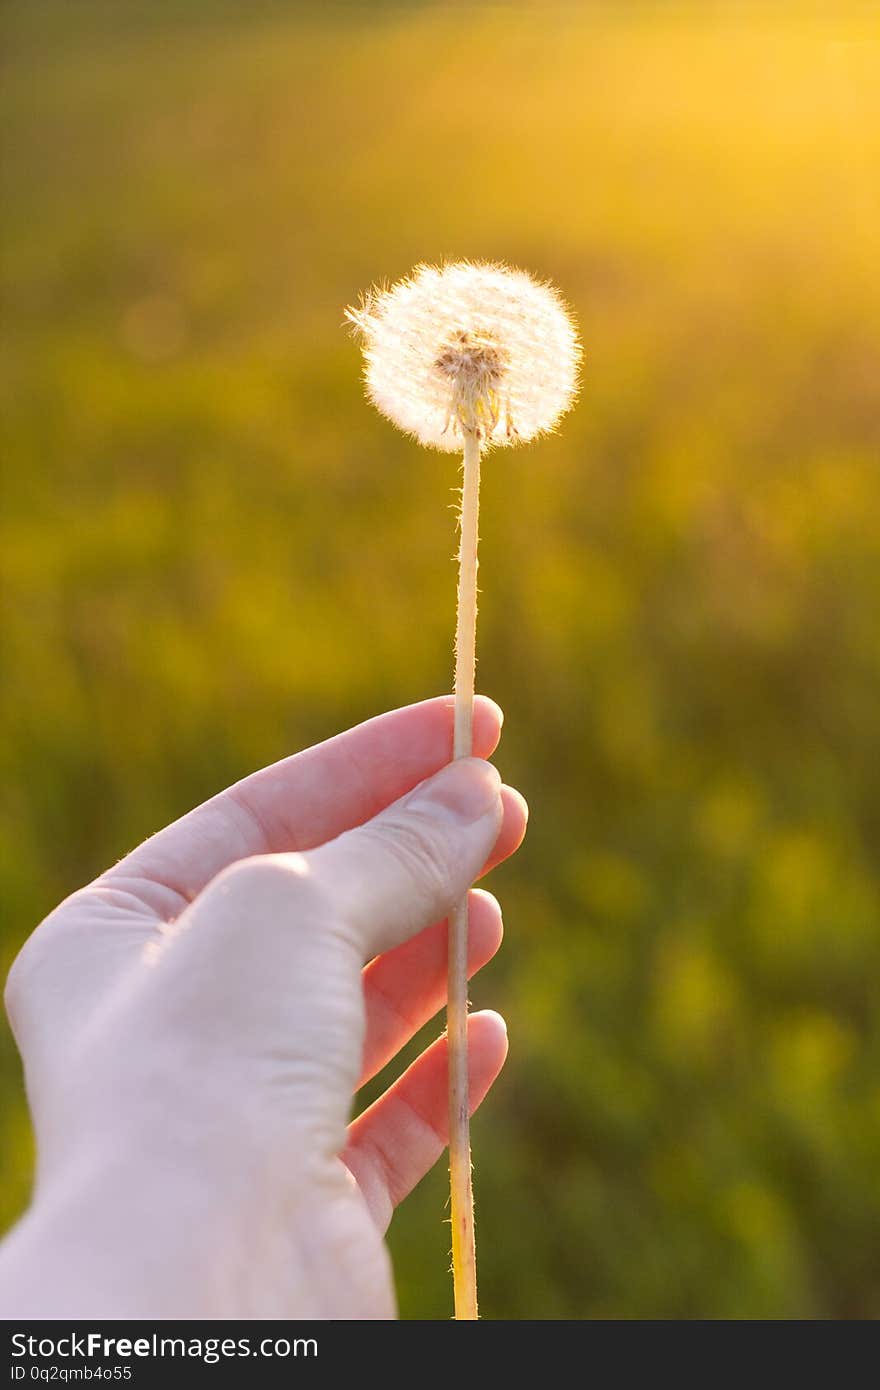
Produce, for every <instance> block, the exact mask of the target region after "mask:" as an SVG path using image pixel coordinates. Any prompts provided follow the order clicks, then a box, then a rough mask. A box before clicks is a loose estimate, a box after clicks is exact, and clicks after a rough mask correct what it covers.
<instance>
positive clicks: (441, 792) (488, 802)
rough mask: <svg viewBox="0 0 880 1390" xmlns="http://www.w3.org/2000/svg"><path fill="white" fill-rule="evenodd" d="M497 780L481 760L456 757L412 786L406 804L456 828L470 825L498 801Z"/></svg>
mask: <svg viewBox="0 0 880 1390" xmlns="http://www.w3.org/2000/svg"><path fill="white" fill-rule="evenodd" d="M500 789H501V778H500V777H499V775H498V773H497V772H496V770H495V768H494V767H493V766H492V764H491V763H486V762H483V760H482V758H457V759H456V761H455V762H453V763H450V764H449V765H448V767H444V768H443V769H442V771H441V772H437V773H435V775H434V776H433V777H431V778H429V779H428V781H427V782H422V784H421V785H420V786H418V787H416V789H415V791H414V792H412V793H411V795H410V799H409V804H410V806H411V807H412V808H413V809H414V810H425V811H427V812H429V813H430V814H431V815H432V816H442V817H444V818H446V819H448V820H451V821H453V822H454V823H455V824H456V825H472V824H473V822H474V821H478V820H480V819H481V817H483V816H485V815H487V814H488V812H489V811H491V810H492V808H493V806H494V805H495V803H496V802H497V800H498V793H499V791H500Z"/></svg>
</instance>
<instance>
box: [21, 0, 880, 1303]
mask: <svg viewBox="0 0 880 1390" xmlns="http://www.w3.org/2000/svg"><path fill="white" fill-rule="evenodd" d="M872 10H873V7H872V6H865V7H855V6H853V7H849V8H848V7H847V6H846V4H842V5H825V6H823V5H820V4H814V5H811V6H809V7H807V6H800V7H793V6H782V5H779V6H777V5H774V4H772V3H767V4H764V5H763V6H761V7H757V6H755V7H749V6H747V5H746V6H743V5H737V6H733V5H724V4H704V5H701V6H696V5H693V6H681V5H675V6H672V5H670V6H660V5H653V6H650V5H642V6H637V5H629V4H623V3H621V4H618V5H613V4H606V5H594V4H589V3H585V4H581V5H570V6H567V7H557V6H555V5H551V4H537V3H535V4H527V3H520V4H508V5H473V4H448V5H437V4H429V3H425V4H408V5H399V4H398V5H394V4H378V5H377V4H363V5H359V4H354V3H352V4H333V3H325V4H321V5H311V4H294V3H282V2H281V0H277V2H276V3H259V2H257V3H251V4H248V5H237V4H232V3H217V2H216V0H215V3H209V0H191V2H190V3H184V0H176V3H170V2H169V3H150V4H147V3H109V0H108V3H104V4H96V3H93V2H92V0H78V3H77V4H76V5H70V4H69V3H62V2H61V0H51V2H49V0H34V3H27V4H25V3H22V2H21V0H18V2H17V3H10V4H7V5H6V6H5V7H4V11H3V16H2V21H0V22H2V27H3V31H4V33H3V38H4V43H3V49H4V54H3V59H2V64H3V74H2V95H0V106H2V121H0V127H2V131H3V143H4V150H3V157H2V180H3V185H4V186H3V190H2V194H3V198H2V207H3V212H2V235H3V242H4V247H3V265H2V292H3V299H4V310H3V321H4V324H5V329H6V333H5V337H6V352H5V356H6V359H7V369H6V371H5V373H4V381H3V385H2V397H3V399H2V414H3V427H2V429H3V462H2V469H3V473H2V499H0V591H2V631H0V641H2V682H0V711H2V725H3V729H4V737H3V742H2V747H0V774H2V775H0V782H2V788H3V790H2V801H0V856H2V879H0V884H2V903H3V909H2V910H3V925H2V962H0V964H2V965H3V966H4V968H5V967H6V966H8V963H9V962H10V961H11V959H12V957H13V955H14V953H15V951H16V949H17V947H18V945H19V944H20V942H21V941H22V939H23V938H24V936H25V935H26V934H27V932H28V931H29V930H30V929H31V927H32V926H33V925H34V924H35V923H36V922H37V921H38V920H39V918H40V917H41V915H42V914H43V913H44V912H45V911H46V910H47V909H48V908H49V907H51V906H52V905H53V904H54V903H55V902H56V901H57V900H58V899H59V898H60V897H61V896H62V895H64V894H65V893H67V892H68V891H70V890H71V889H73V888H74V887H76V886H78V885H79V884H81V883H82V882H84V881H85V880H87V879H88V878H89V877H90V876H92V875H93V874H95V873H96V872H98V871H99V870H100V869H101V868H102V867H104V866H105V865H106V864H107V863H108V862H110V861H112V860H113V859H114V857H115V856H118V855H119V854H121V853H122V852H123V851H125V850H126V849H127V848H129V847H130V846H131V845H132V844H134V843H135V842H137V841H138V840H139V839H140V838H141V837H143V836H145V835H146V834H148V833H150V832H151V831H152V830H154V829H155V828H156V827H158V826H159V825H161V824H162V823H164V822H165V821H167V820H168V819H170V818H172V817H174V816H176V815H177V814H179V813H180V812H182V811H183V810H185V809H186V808H188V807H189V806H190V805H192V804H193V803H194V802H196V801H197V800H199V799H201V798H203V797H205V796H208V795H209V794H211V793H212V792H213V791H215V790H216V789H218V788H219V787H221V786H223V785H224V784H225V783H227V782H229V781H230V780H232V779H234V778H237V777H239V776H241V775H243V774H244V773H246V772H247V771H249V770H250V769H251V768H253V767H255V766H257V765H259V764H261V763H264V762H268V761H271V760H274V759H276V758H278V757H281V756H283V755H285V754H287V753H289V752H290V751H292V750H293V749H295V748H297V747H299V746H301V745H304V744H307V743H309V742H311V741H313V740H315V739H317V738H320V737H323V736H326V735H329V734H331V733H333V732H335V731H336V730H337V729H339V728H341V727H343V726H345V725H347V724H349V723H351V722H354V721H356V720H359V719H361V718H364V717H367V716H369V715H371V714H373V713H375V712H378V711H379V710H382V709H384V708H386V707H391V706H395V705H399V704H402V703H405V702H407V701H409V700H412V699H418V698H421V697H423V696H425V695H429V694H433V693H435V692H439V691H443V690H445V689H448V688H449V685H450V679H451V677H450V668H451V656H450V646H451V633H452V622H453V599H454V567H453V565H452V563H451V556H452V554H453V549H454V538H453V524H454V523H453V514H452V512H451V511H450V510H448V508H449V505H450V503H451V501H452V497H451V489H452V487H453V486H454V485H455V482H456V477H455V470H454V463H453V462H452V461H451V460H449V459H448V458H446V457H444V456H442V455H434V454H430V453H423V452H420V451H419V450H417V449H416V448H415V447H414V446H412V445H411V444H410V443H409V442H407V441H406V440H404V439H403V438H402V437H400V436H399V435H398V434H397V433H396V431H394V430H393V429H392V428H391V427H390V426H388V425H387V424H386V423H385V422H383V421H382V420H381V419H380V418H379V417H378V416H377V415H376V414H375V413H374V412H372V411H371V410H370V409H369V408H368V407H367V405H366V404H365V402H364V401H363V399H362V395H361V390H360V385H359V379H358V376H359V360H358V352H357V349H356V346H355V345H354V344H353V343H352V342H351V341H350V340H349V339H348V338H347V336H346V334H345V332H344V331H343V328H342V323H341V320H342V306H343V305H344V304H345V303H347V302H349V301H351V300H352V299H353V298H355V297H356V296H357V294H358V292H359V291H360V290H361V289H362V288H363V287H365V286H366V285H368V284H370V283H371V282H373V281H375V280H377V279H382V278H394V277H397V276H399V275H400V274H403V273H405V272H406V271H407V270H408V269H409V268H410V267H411V265H413V264H414V263H415V262H417V261H420V260H429V261H432V260H437V259H440V258H442V257H446V256H450V257H460V256H470V257H491V258H506V259H509V260H510V261H512V262H514V263H517V264H522V265H524V266H526V267H528V268H530V269H532V270H533V271H534V272H537V273H538V274H540V275H544V276H549V277H552V278H553V279H554V280H555V281H556V282H557V283H558V284H559V285H560V286H561V288H562V289H563V291H564V292H565V294H566V295H567V297H568V298H569V300H570V301H571V303H572V304H573V306H574V309H575V312H576V314H577V316H578V319H579V321H580V324H581V327H582V331H583V335H584V339H585V344H586V350H587V360H586V372H585V386H584V391H583V397H582V402H581V404H580V406H579V408H578V409H577V411H576V413H575V414H574V415H573V416H572V417H570V419H569V421H568V422H567V424H566V426H565V428H564V431H563V432H562V433H561V434H560V435H559V436H558V437H557V438H555V439H553V440H551V441H549V442H546V443H542V444H540V445H537V446H533V447H527V448H523V449H521V450H518V451H509V452H508V451H505V452H503V453H499V454H497V455H495V456H492V458H491V459H490V461H489V462H488V464H487V466H486V468H485V492H484V515H485V522H484V528H483V536H484V539H483V552H482V554H483V567H482V572H481V577H482V580H483V586H484V590H485V593H484V596H483V603H482V610H481V634H480V653H481V655H480V671H479V684H480V687H481V688H482V689H483V690H485V691H486V692H487V693H489V694H492V695H493V696H495V697H496V698H497V699H499V700H500V701H501V703H502V704H503V705H504V707H505V709H506V713H507V722H506V729H505V737H504V741H503V747H502V750H501V753H500V757H499V764H500V766H501V769H502V771H503V773H504V775H505V777H506V778H507V780H509V781H511V782H513V783H515V784H516V785H518V786H520V787H521V788H522V789H523V790H524V792H525V793H526V795H527V796H528V798H529V800H530V803H531V807H532V825H531V829H530V834H529V839H528V841H527V844H526V847H525V848H524V849H523V851H522V853H521V854H520V856H519V857H518V858H517V861H516V863H515V864H512V865H510V866H507V867H505V868H504V869H503V870H501V871H499V872H498V873H497V874H496V875H495V876H494V882H493V884H492V886H493V888H494V889H495V891H496V892H497V893H498V894H499V895H500V897H501V898H502V900H503V902H504V905H505V915H506V923H507V944H506V948H505V950H504V952H503V953H502V956H501V957H500V958H499V960H498V961H497V962H496V963H495V964H494V965H493V966H492V967H491V968H490V969H489V970H487V971H486V973H485V975H484V976H482V977H481V978H480V979H479V981H478V982H476V983H475V986H474V988H473V991H472V997H473V999H474V1002H475V1004H477V1005H488V1006H493V1007H500V1008H502V1009H503V1011H504V1012H505V1014H506V1016H507V1018H508V1021H509V1024H510V1029H511V1038H512V1049H511V1058H510V1062H509V1065H508V1068H507V1071H506V1074H505V1077H504V1078H503V1080H502V1081H501V1082H500V1083H499V1086H498V1088H497V1090H496V1092H494V1093H493V1096H492V1099H491V1101H490V1102H489V1103H488V1104H487V1106H486V1108H485V1110H484V1112H483V1113H482V1114H481V1115H480V1117H479V1118H478V1119H477V1121H476V1123H475V1136H474V1137H475V1146H476V1162H477V1193H478V1221H479V1231H480V1236H481V1251H480V1256H481V1286H482V1290H481V1291H482V1307H483V1312H484V1314H485V1315H486V1316H488V1317H507V1318H526V1317H532V1318H565V1317H569V1318H585V1317H593V1316H612V1317H631V1316H649V1317H745V1316H753V1317H765V1316H767V1317H789V1316H795V1317H812V1316H827V1317H853V1316H878V1315H880V1181H878V1175H880V1026H878V1021H880V912H878V897H880V850H878V844H880V777H878V772H877V767H878V755H880V719H878V688H880V619H878V608H877V594H878V591H880V476H878V464H880V403H878V383H880V277H878V274H877V246H878V241H880V191H878V190H880V184H878V180H877V177H876V171H877V168H878V167H880V81H878V77H880V33H878V31H877V25H876V11H873V15H872ZM437 1026H438V1025H436V1024H435V1025H434V1026H433V1030H431V1029H429V1030H428V1035H430V1034H431V1032H432V1031H436V1027H437ZM421 1042H424V1038H422V1039H421ZM0 1139H2V1158H0V1216H2V1219H3V1220H4V1221H5V1222H7V1223H8V1222H11V1221H12V1220H13V1219H14V1217H15V1216H16V1215H17V1213H18V1212H19V1211H20V1209H21V1208H22V1206H23V1204H24V1203H25V1201H26V1198H27V1193H28V1185H29V1178H30V1167H31V1140H30V1136H29V1130H28V1126H27V1120H26V1115H25V1110H24V1103H23V1098H22V1089H21V1082H20V1072H19V1066H18V1061H17V1058H16V1054H15V1050H14V1047H13V1044H12V1041H11V1039H10V1038H9V1036H8V1033H7V1032H5V1031H4V1033H3V1038H2V1044H0ZM445 1190H446V1179H445V1173H444V1171H443V1165H440V1166H439V1167H438V1169H437V1170H436V1171H435V1172H434V1173H433V1174H432V1175H431V1176H430V1177H429V1178H428V1179H427V1180H426V1181H425V1182H424V1183H423V1184H422V1186H421V1187H420V1189H419V1190H418V1192H417V1193H416V1195H415V1196H414V1197H413V1199H412V1200H411V1201H410V1202H409V1203H408V1204H407V1205H406V1207H405V1209H404V1210H403V1211H402V1212H401V1213H400V1215H399V1216H398V1217H397V1219H396V1221H395V1223H394V1226H393V1228H392V1234H391V1243H392V1247H393V1250H394V1254H395V1259H396V1267H397V1271H398V1281H399V1290H400V1299H401V1307H402V1311H403V1313H404V1314H405V1315H407V1316H415V1317H440V1318H442V1317H447V1316H449V1314H450V1311H451V1310H450V1288H449V1281H448V1278H447V1275H446V1267H447V1250H448V1228H447V1227H446V1226H444V1224H443V1221H444V1218H445V1215H446V1213H445Z"/></svg>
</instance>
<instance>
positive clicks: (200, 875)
mask: <svg viewBox="0 0 880 1390" xmlns="http://www.w3.org/2000/svg"><path fill="white" fill-rule="evenodd" d="M452 727H453V702H452V699H451V698H446V697H443V698H440V699H436V700H429V701H425V702H423V703H422V704H418V705H411V706H409V707H407V708H405V709H401V710H396V711H394V712H393V713H391V714H386V715H382V716H380V717H379V718H377V719H373V720H370V721H369V722H368V723H366V724H362V725H359V726H358V727H357V728H355V729H352V730H350V731H349V732H347V733H345V734H341V735H339V736H338V737H337V738H335V739H331V740H329V741H328V742H327V743H324V744H320V745H318V746H317V747H315V748H311V749H308V750H307V751H306V752H304V753H300V754H297V755H296V756H294V757H292V758H288V759H286V760H284V761H283V762H280V763H276V764H275V765H274V766H272V767H269V768H265V769H263V771H261V772H257V773H255V774H254V775H253V776H251V777H249V778H246V779H245V780H244V781H243V782H240V783H238V784H237V785H236V786H235V787H233V788H230V789H229V790H228V791H226V792H223V793H221V794H220V795H219V796H217V797H215V798H213V800H211V801H209V802H206V803H205V804H204V805H203V806H200V807H198V808H197V809H196V810H195V811H192V812H191V813H190V814H189V815H187V816H185V817H183V819H181V820H179V821H177V822H175V823H174V824H173V825H171V826H169V827H168V828H167V829H166V830H163V831H161V832H160V833H159V834H158V835H156V836H154V837H153V838H152V839H151V840H148V841H147V842H146V843H145V844H143V845H142V846H140V848H139V849H136V850H135V851H134V852H133V853H132V854H130V855H128V856H127V857H126V858H125V859H123V860H121V861H120V863H119V864H117V865H116V866H115V867H114V868H113V869H111V870H109V871H108V872H107V873H105V874H103V875H102V876H101V877H100V878H99V879H97V880H96V881H95V883H93V884H91V885H90V886H89V887H87V888H84V889H81V890H80V891H79V892H77V893H75V894H73V896H72V897H70V898H68V899H67V900H66V901H65V902H64V903H62V904H61V906H60V907H59V908H57V909H56V910H55V912H53V913H52V914H51V916H50V917H48V918H47V919H46V921H45V922H44V923H42V925H41V926H40V927H39V928H38V929H37V931H36V932H35V933H34V934H33V936H32V937H31V938H30V939H29V941H28V942H27V943H26V944H25V946H24V948H23V950H22V952H21V954H20V956H19V958H18V960H17V961H16V962H15V964H14V965H13V968H12V971H11V973H10V978H9V982H8V985H7V1009H8V1012H9V1015H10V1020H11V1022H12V1026H13V1030H14V1032H15V1035H16V1039H17V1041H18V1044H19V1048H20V1050H21V1053H22V1057H23V1059H24V1063H25V1074H26V1080H27V1087H28V1096H29V1100H30V1104H31V1109H32V1114H33V1119H34V1126H35V1131H36V1137H37V1149H38V1167H37V1182H36V1188H35V1193H34V1198H33V1202H32V1205H31V1208H30V1210H29V1211H28V1212H27V1214H26V1215H25V1216H24V1218H23V1219H22V1221H21V1222H20V1223H19V1225H18V1226H17V1227H16V1228H15V1230H14V1231H13V1232H12V1233H11V1235H10V1236H9V1237H8V1238H7V1240H6V1242H5V1243H4V1245H3V1246H2V1248H0V1315H2V1316H4V1317H6V1318H13V1317H15V1318H26V1317H31V1318H71V1319H73V1318H87V1317H88V1318H125V1317H131V1318H155V1319H159V1318H163V1317H174V1318H271V1317H285V1318H313V1317H314V1318H337V1319H338V1318H350V1319H352V1318H353V1319H362V1318H389V1317H394V1316H395V1312H396V1304H395V1295H394V1285H393V1278H392V1271H391V1267H390V1261H389V1259H388V1254H387V1250H386V1247H385V1244H384V1233H385V1230H386V1228H387V1226H388V1222H389V1220H390V1218H391V1215H392V1212H393V1210H394V1208H395V1206H396V1205H397V1204H398V1203H399V1202H401V1201H402V1200H403V1199H404V1198H405V1197H406V1196H407V1195H408V1193H409V1192H410V1191H411V1190H412V1189H413V1187H414V1186H415V1185H416V1183H417V1182H418V1181H419V1180H420V1179H421V1178H422V1177H423V1176H424V1174H425V1173H426V1172H427V1171H428V1169H429V1168H431V1167H432V1165H433V1164H434V1163H435V1162H436V1161H437V1159H438V1158H439V1157H440V1156H441V1154H442V1152H443V1150H444V1148H445V1145H446V1142H447V1137H448V1116H447V1066H446V1043H445V1040H444V1039H438V1040H437V1041H436V1042H435V1043H434V1044H432V1045H431V1046H430V1047H429V1048H428V1049H427V1050H426V1051H425V1052H423V1053H422V1054H421V1056H420V1057H418V1058H417V1060H416V1061H415V1062H414V1063H413V1064H412V1065H411V1066H410V1067H409V1068H408V1069H407V1070H406V1071H404V1072H403V1074H402V1075H400V1076H398V1077H397V1079H396V1080H394V1081H392V1082H391V1084H390V1085H389V1086H388V1088H387V1090H385V1092H384V1093H383V1094H382V1095H381V1097H380V1098H379V1099H378V1100H377V1101H376V1102H375V1103H374V1104H373V1105H372V1106H371V1107H370V1108H369V1109H368V1110H366V1111H365V1112H363V1113H362V1114H360V1115H359V1116H358V1117H357V1118H356V1119H355V1120H354V1121H353V1122H349V1117H350V1114H351V1107H352V1098H353V1096H354V1093H355V1092H356V1090H357V1089H358V1087H359V1086H361V1085H362V1084H363V1083H364V1082H366V1081H367V1080H369V1079H370V1078H371V1077H372V1076H374V1075H375V1074H376V1073H377V1072H378V1071H379V1070H380V1069H381V1068H382V1067H384V1066H385V1065H386V1063H388V1062H389V1061H391V1060H392V1059H393V1058H394V1057H395V1056H396V1055H397V1053H398V1052H399V1051H400V1049H401V1048H402V1047H403V1046H404V1044H405V1043H406V1042H408V1041H409V1039H410V1038H411V1037H412V1036H413V1034H414V1033H415V1032H416V1031H417V1029H418V1028H419V1027H420V1026H421V1025H422V1024H423V1023H425V1022H426V1021H428V1020H429V1019H430V1018H432V1017H433V1016H434V1015H435V1014H436V1013H437V1012H438V1011H439V1010H440V1009H441V1008H442V1007H443V1004H444V1003H445V999H446V923H445V916H446V914H447V913H448V912H449V911H450V909H451V908H452V906H453V905H454V903H455V902H456V900H457V899H459V898H460V897H461V896H462V894H463V893H464V892H465V891H466V890H467V888H468V886H469V884H471V883H472V882H473V881H474V880H475V879H477V878H478V877H479V876H480V874H481V873H483V872H485V871H486V870H487V869H489V868H491V867H492V866H493V865H494V864H497V863H498V862H500V861H501V860H503V859H505V858H507V857H508V856H509V855H510V854H511V853H513V852H514V850H515V849H516V848H517V847H518V846H519V844H520V842H521V841H522V838H523V835H524V833H525V826H526V807H525V802H524V801H523V799H522V797H520V796H519V794H518V793H517V792H515V791H513V790H512V789H511V788H508V787H504V786H502V785H501V782H500V778H499V777H498V774H497V773H496V772H495V770H494V768H492V767H491V765H489V764H488V763H487V762H486V761H485V759H487V758H489V757H490V756H491V755H492V753H493V752H494V750H495V747H496V745H497V742H498V738H499V735H500V729H501V714H500V711H499V710H498V708H497V706H496V705H494V704H493V703H492V702H491V701H490V700H487V699H485V698H483V697H479V698H478V699H477V701H476V705H475V711H474V754H475V756H474V757H473V758H467V759H460V760H458V761H457V762H455V763H454V764H450V763H449V759H450V757H451V752H452ZM500 940H501V914H500V910H499V908H498V904H497V903H496V901H495V899H494V898H493V897H492V896H491V895H490V894H488V893H483V892H481V891H479V890H473V891H472V892H471V895H470V941H469V951H468V968H469V971H470V973H471V974H473V973H474V972H475V971H476V970H479V969H480V967H481V966H482V965H484V964H485V963H486V962H487V961H488V960H489V959H491V957H492V956H493V955H494V953H495V951H496V950H497V948H498V946H499V944H500ZM506 1052H507V1034H506V1029H505V1026H504V1023H503V1021H502V1020H501V1019H500V1018H499V1016H498V1015H497V1014H494V1013H488V1012H486V1013H477V1014H474V1015H472V1016H471V1018H470V1021H469V1056H470V1106H471V1109H472V1110H473V1109H476V1107H477V1106H478V1105H479V1104H480V1101H481V1100H482V1099H483V1097H484V1096H485V1094H486V1092H487V1091H488V1089H489V1087H490V1086H491V1085H492V1083H493V1081H494V1080H495V1078H496V1076H497V1075H498V1073H499V1071H500V1070H501V1067H502V1065H503V1063H504V1059H505V1056H506Z"/></svg>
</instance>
